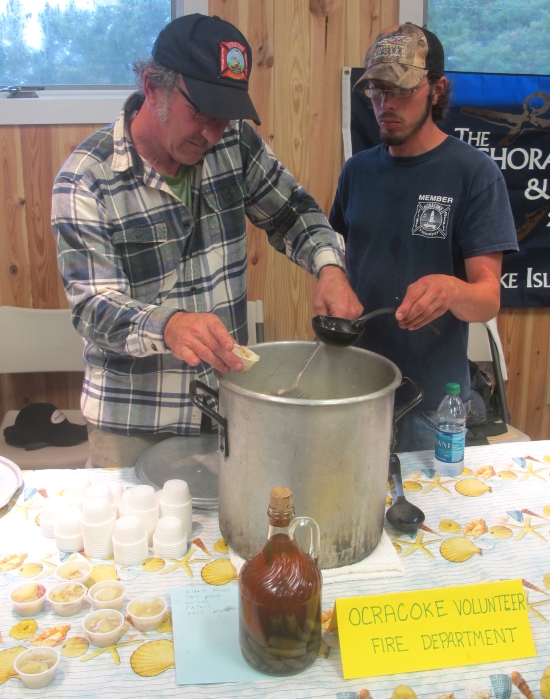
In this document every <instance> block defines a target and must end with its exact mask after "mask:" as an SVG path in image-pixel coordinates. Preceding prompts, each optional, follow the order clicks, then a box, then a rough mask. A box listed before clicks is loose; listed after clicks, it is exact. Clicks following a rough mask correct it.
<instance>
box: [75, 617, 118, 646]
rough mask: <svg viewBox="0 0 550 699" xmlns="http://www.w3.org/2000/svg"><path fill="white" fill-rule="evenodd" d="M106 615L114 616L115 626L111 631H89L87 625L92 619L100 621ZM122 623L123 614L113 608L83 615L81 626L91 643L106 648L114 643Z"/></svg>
mask: <svg viewBox="0 0 550 699" xmlns="http://www.w3.org/2000/svg"><path fill="white" fill-rule="evenodd" d="M107 616H111V617H114V618H116V621H117V626H116V628H114V629H113V630H111V631H108V632H107V633H99V632H97V631H90V629H89V628H88V627H89V625H90V624H91V623H93V622H94V621H100V620H101V619H104V618H105V617H107ZM123 625H124V615H123V614H122V613H121V612H119V611H117V610H115V609H103V610H99V611H95V612H91V613H90V614H88V615H87V616H85V617H84V620H83V622H82V627H83V629H84V631H85V632H86V635H87V636H88V638H89V639H90V641H91V642H92V643H93V645H94V646H97V647H98V648H106V647H107V646H112V645H113V644H114V643H116V642H117V641H118V639H119V638H120V637H121V635H122V628H123Z"/></svg>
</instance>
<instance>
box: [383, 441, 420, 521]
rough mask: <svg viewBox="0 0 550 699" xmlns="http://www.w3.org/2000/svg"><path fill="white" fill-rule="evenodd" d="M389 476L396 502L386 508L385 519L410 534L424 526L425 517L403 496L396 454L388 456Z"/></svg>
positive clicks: (399, 463) (399, 464)
mask: <svg viewBox="0 0 550 699" xmlns="http://www.w3.org/2000/svg"><path fill="white" fill-rule="evenodd" d="M389 472H390V476H391V477H392V478H393V482H394V483H395V490H396V492H397V500H396V501H395V502H394V503H393V505H392V506H391V507H388V511H387V512H386V519H387V520H388V522H389V523H390V524H391V525H392V527H394V529H399V531H402V532H411V531H414V530H415V529H420V527H421V526H422V525H423V524H424V520H425V515H424V513H423V512H422V510H421V509H420V508H418V507H417V506H416V505H413V504H412V503H410V502H409V501H408V500H407V499H406V498H405V496H404V495H403V484H402V482H401V462H400V461H399V457H398V456H397V454H390V469H389Z"/></svg>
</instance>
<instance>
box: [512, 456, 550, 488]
mask: <svg viewBox="0 0 550 699" xmlns="http://www.w3.org/2000/svg"><path fill="white" fill-rule="evenodd" d="M547 469H548V466H543V467H542V468H537V469H536V470H533V462H532V461H528V462H527V470H525V471H524V470H523V469H522V470H521V471H518V470H517V469H515V468H513V469H512V471H513V472H514V473H517V474H519V475H521V476H522V478H518V483H521V482H522V481H526V480H527V479H528V478H531V476H533V478H538V479H539V481H542V482H543V483H547V482H548V481H547V480H546V478H543V477H542V476H537V473H540V472H541V471H546V470H547Z"/></svg>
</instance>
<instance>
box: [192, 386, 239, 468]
mask: <svg viewBox="0 0 550 699" xmlns="http://www.w3.org/2000/svg"><path fill="white" fill-rule="evenodd" d="M198 391H202V392H203V393H208V395H209V396H211V397H212V398H213V399H214V400H215V401H216V402H217V403H219V400H220V394H219V393H218V392H217V391H215V390H214V389H213V388H210V386H207V385H206V384H205V383H203V382H202V381H197V380H196V379H193V381H191V383H190V384H189V392H190V394H191V402H192V403H193V405H194V406H196V407H197V408H198V409H199V410H200V411H201V412H203V413H204V414H205V415H208V417H209V418H211V419H212V420H214V421H215V422H217V423H218V424H219V426H220V433H219V434H220V451H221V452H222V453H223V454H224V456H225V458H226V459H227V457H228V456H229V435H228V432H227V420H226V419H225V418H224V417H222V416H221V415H220V414H219V413H217V412H216V411H215V410H212V409H211V408H209V407H208V406H207V405H206V403H204V401H203V400H202V397H201V396H200V395H199V393H198Z"/></svg>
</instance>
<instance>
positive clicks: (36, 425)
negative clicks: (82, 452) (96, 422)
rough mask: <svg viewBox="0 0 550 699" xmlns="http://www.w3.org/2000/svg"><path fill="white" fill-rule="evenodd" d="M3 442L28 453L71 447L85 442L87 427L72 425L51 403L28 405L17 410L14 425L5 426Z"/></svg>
mask: <svg viewBox="0 0 550 699" xmlns="http://www.w3.org/2000/svg"><path fill="white" fill-rule="evenodd" d="M4 439H5V440H6V443H7V444H9V445H10V446H12V447H22V448H24V449H26V450H27V451H33V450H34V449H41V448H42V447H74V446H75V445H76V444H81V443H82V442H85V441H86V440H87V439H88V428H87V426H86V425H75V424H74V423H73V422H69V421H68V420H67V418H66V417H65V415H64V414H63V413H62V412H61V410H58V409H57V408H56V407H55V405H53V404H52V403H30V404H29V405H27V406H26V407H24V408H23V409H22V410H20V411H19V413H18V414H17V417H16V418H15V424H14V425H12V426H11V427H6V429H5V430H4Z"/></svg>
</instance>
